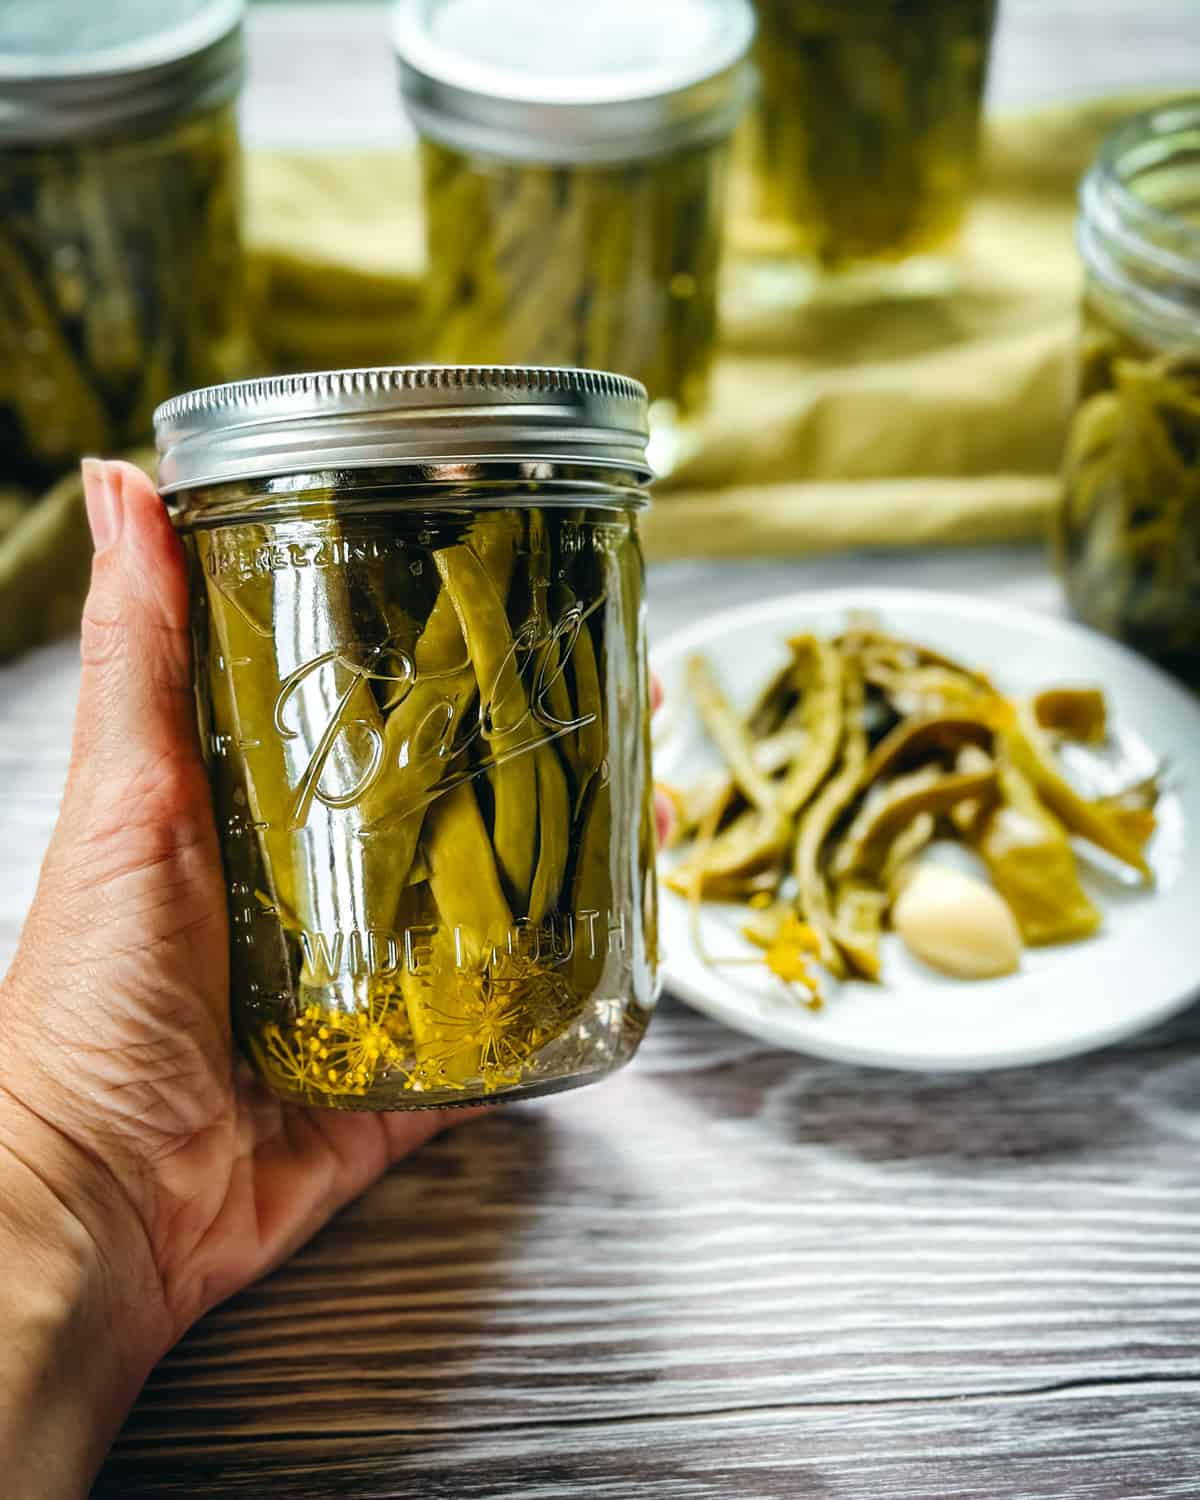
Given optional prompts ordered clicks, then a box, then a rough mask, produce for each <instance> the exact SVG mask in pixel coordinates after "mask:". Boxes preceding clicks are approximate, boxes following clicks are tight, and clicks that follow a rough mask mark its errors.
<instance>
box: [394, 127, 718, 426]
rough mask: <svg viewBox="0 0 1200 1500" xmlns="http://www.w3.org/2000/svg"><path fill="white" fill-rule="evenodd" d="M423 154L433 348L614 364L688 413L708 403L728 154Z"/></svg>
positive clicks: (452, 356)
mask: <svg viewBox="0 0 1200 1500" xmlns="http://www.w3.org/2000/svg"><path fill="white" fill-rule="evenodd" d="M421 150H422V159H423V166H424V186H425V204H426V217H427V222H428V237H429V273H428V282H427V298H428V302H427V311H428V340H427V343H428V348H429V352H430V354H431V356H432V357H434V358H436V359H441V360H460V359H468V358H469V359H473V360H482V361H484V362H490V361H497V360H503V361H509V360H511V361H513V362H515V363H518V364H528V363H534V362H536V363H539V364H540V363H543V362H544V363H549V364H571V365H581V366H592V367H595V366H600V367H602V368H605V369H613V370H621V371H622V372H624V373H626V374H629V375H631V376H633V377H634V378H635V379H637V380H639V381H641V382H642V384H643V385H645V386H646V387H647V389H648V390H650V391H652V392H654V393H655V395H656V397H657V398H658V399H660V400H666V401H669V402H671V403H672V404H673V405H674V407H675V409H676V411H677V412H678V414H679V415H680V416H682V417H685V418H686V417H690V416H693V415H695V413H696V412H698V411H699V409H700V408H701V407H702V406H703V403H704V398H705V395H706V392H707V388H708V376H709V369H710V366H711V364H712V358H713V352H714V349H715V343H716V325H717V274H718V269H719V262H720V248H721V222H720V217H721V203H722V196H721V192H720V186H721V172H722V167H723V152H722V151H720V150H714V149H713V148H712V147H710V146H702V147H693V148H691V149H690V150H683V151H679V152H676V153H674V154H672V155H670V156H665V157H652V158H647V159H644V160H637V161H631V162H629V163H626V164H624V165H617V166H614V165H594V164H586V165H585V164H575V165H570V166H565V165H560V166H543V165H538V164H535V163H526V162H520V163H517V162H499V161H493V160H488V159H485V158H480V157H471V156H467V155H464V154H463V153H461V152H458V151H454V150H451V149H449V148H448V147H445V146H441V145H438V144H437V143H436V142H433V141H426V142H424V143H423V145H422V148H421Z"/></svg>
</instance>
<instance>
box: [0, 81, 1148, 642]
mask: <svg viewBox="0 0 1200 1500" xmlns="http://www.w3.org/2000/svg"><path fill="white" fill-rule="evenodd" d="M1145 102H1147V101H1144V100H1140V99H1129V98H1123V99H1120V100H1116V101H1113V100H1108V101H1104V102H1097V103H1091V104H1085V105H1078V106H1071V107H1069V108H1063V109H1058V110H1053V111H1044V112H1039V113H1037V114H1034V115H1025V116H1021V117H1019V118H1018V117H1013V118H1008V119H1005V118H1001V119H997V120H995V121H993V122H991V124H990V126H989V129H988V131H987V136H986V144H985V148H984V161H983V169H982V175H981V182H980V191H979V196H978V200H977V202H976V205H975V208H974V211H973V213H972V217H971V221H970V225H969V229H968V232H967V235H966V239H965V245H964V249H963V256H962V271H961V280H960V284H959V286H958V288H957V290H956V291H954V292H953V293H952V294H950V295H948V296H945V297H940V298H923V299H919V298H912V299H907V300H904V301H900V302H892V303H887V302H877V303H871V304H867V305H859V306H853V307H850V306H825V307H820V308H808V309H799V310H797V311H796V312H794V313H788V314H784V315H780V314H778V313H773V314H772V315H770V316H760V317H758V318H755V317H745V318H742V319H741V320H737V319H734V320H732V321H731V322H730V323H729V325H728V326H727V328H726V334H725V347H724V349H723V351H722V354H721V357H720V359H719V361H718V365H717V370H716V375H715V382H714V390H715V399H714V403H713V410H712V415H711V418H710V420H709V421H708V422H707V424H706V427H705V431H704V433H703V434H702V436H701V439H700V442H699V445H698V447H697V448H696V450H695V451H694V452H693V453H692V455H691V456H690V458H689V459H688V461H687V462H686V464H685V465H683V466H682V467H681V468H680V469H679V470H677V472H676V473H675V475H673V476H672V479H671V481H670V482H669V483H668V484H666V485H664V486H662V487H661V488H660V490H659V491H658V498H659V503H658V504H657V505H656V506H655V507H654V508H653V509H652V510H651V512H650V513H649V515H648V516H647V518H646V524H645V530H644V536H645V541H646V547H647V553H648V555H649V556H650V557H651V558H652V559H659V558H666V557H673V556H681V555H693V556H695V555H707V556H734V555H750V554H754V553H764V552H769V553H771V554H775V555H778V554H780V553H786V552H800V551H810V550H814V549H819V548H825V549H829V548H840V547H847V546H855V545H899V544H912V543H925V544H930V543H949V542H972V541H978V542H984V541H999V540H1011V539H1017V538H1023V537H1034V536H1037V535H1038V534H1039V533H1040V532H1041V531H1042V530H1043V529H1044V528H1045V526H1046V523H1047V520H1048V518H1049V516H1050V514H1051V512H1052V509H1053V506H1054V503H1055V494H1056V483H1055V478H1054V471H1055V467H1056V464H1057V461H1058V453H1059V447H1060V443H1061V439H1062V430H1063V422H1064V417H1065V408H1066V401H1067V392H1068V387H1069V368H1070V357H1071V350H1072V345H1073V341H1074V328H1075V300H1076V296H1077V290H1078V284H1079V268H1078V261H1077V257H1076V254H1075V250H1074V244H1073V236H1072V222H1073V219H1074V212H1075V202H1074V197H1075V185H1076V183H1077V181H1078V178H1079V175H1080V173H1081V172H1082V171H1083V170H1084V169H1085V168H1086V166H1087V165H1088V163H1089V162H1090V160H1091V159H1092V157H1093V156H1094V154H1095V151H1096V147H1097V145H1098V143H1099V141H1100V139H1101V137H1102V136H1103V135H1104V134H1105V133H1106V132H1107V131H1108V130H1109V129H1110V128H1111V127H1112V125H1113V124H1114V123H1115V122H1116V121H1117V120H1118V119H1120V118H1121V117H1123V116H1124V115H1126V114H1128V113H1129V112H1131V111H1132V110H1133V109H1135V108H1138V107H1140V106H1141V105H1142V104H1143V103H1145ZM248 196H249V204H248V215H249V217H248V237H249V245H250V267H251V288H252V307H253V314H254V323H255V334H256V338H257V341H258V344H259V348H260V350H261V352H262V358H263V364H264V366H265V368H268V369H275V370H298V369H321V368H331V367H336V366H350V365H364V364H375V363H400V362H403V361H405V360H413V359H420V358H421V355H422V351H421V348H420V346H419V339H420V329H419V317H418V310H419V300H420V278H421V269H422V257H423V251H422V233H421V218H420V202H419V183H418V178H417V168H416V161H415V157H414V156H413V155H412V154H411V153H397V152H392V153H384V152H365V153H358V154H349V155H346V154H337V155H334V154H329V153H326V154H304V155H301V154H291V153H277V152H272V153H256V154H251V156H250V159H249V163H248ZM2 482H3V474H2V473H0V486H2ZM64 495H69V496H72V497H73V498H70V499H66V500H64V498H63V496H64ZM47 507H48V509H47ZM14 514H15V511H14V507H13V504H12V501H11V498H8V492H6V491H5V490H3V488H0V656H3V655H5V654H9V653H11V652H13V651H15V650H17V649H19V648H20V647H21V646H23V645H26V644H29V643H31V642H32V641H33V640H36V639H41V638H43V637H44V636H45V635H46V634H47V633H49V632H50V631H51V630H52V629H58V628H61V625H62V621H63V619H64V618H67V619H70V618H74V617H76V615H77V609H78V590H79V582H78V578H79V573H78V569H76V568H74V567H72V568H71V569H70V570H68V571H67V574H66V575H65V576H64V577H63V578H62V580H61V582H60V583H59V584H57V585H56V593H57V598H56V601H55V608H54V609H53V610H49V611H46V612H45V615H44V616H43V615H41V614H39V611H37V610H36V609H32V610H31V609H30V608H29V607H28V603H27V602H26V601H27V598H28V587H21V586H20V581H21V580H22V578H28V577H34V578H37V579H42V578H43V577H44V576H45V575H46V567H47V564H48V563H50V565H51V568H52V569H53V560H52V558H51V557H50V555H49V552H48V549H49V548H51V547H55V548H58V547H60V546H61V542H60V540H59V539H60V538H61V537H63V536H64V535H74V534H75V528H82V527H83V524H84V523H83V517H82V510H81V506H80V502H79V494H78V486H74V487H70V486H68V487H67V488H66V489H65V490H64V489H63V488H61V487H60V488H57V489H56V490H54V491H51V492H50V494H49V495H47V496H46V497H44V499H43V500H42V501H40V502H39V503H38V504H37V505H35V506H33V507H32V508H30V509H28V510H27V511H26V512H25V513H24V514H21V515H20V516H19V518H18V519H17V520H16V521H15V524H14V523H13V521H12V517H13V515H14ZM6 521H7V523H8V524H7V530H6V529H5V526H6Z"/></svg>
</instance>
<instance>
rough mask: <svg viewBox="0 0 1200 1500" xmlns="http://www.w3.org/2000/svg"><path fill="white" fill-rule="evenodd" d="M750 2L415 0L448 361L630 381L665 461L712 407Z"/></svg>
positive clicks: (413, 94) (416, 67)
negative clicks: (556, 369)
mask: <svg viewBox="0 0 1200 1500" xmlns="http://www.w3.org/2000/svg"><path fill="white" fill-rule="evenodd" d="M753 33H754V16H753V12H752V10H751V8H750V5H749V3H748V0H671V3H670V4H666V5H662V4H655V5H647V4H644V3H642V0H610V3H608V4H605V5H602V6H565V5H562V6H556V5H547V4H545V3H544V0H402V3H401V4H400V5H399V6H398V7H397V11H396V24H395V43H396V49H397V55H398V58H399V63H400V80H401V90H402V94H403V97H404V101H405V104H406V106H407V108H408V111H409V113H410V114H411V116H412V119H413V122H414V124H415V126H416V128H417V131H418V134H419V136H420V138H421V153H422V165H423V181H424V205H425V220H426V232H427V242H428V260H429V264H428V273H427V303H426V327H427V338H426V343H427V348H428V351H429V353H430V355H431V357H434V358H440V359H450V360H464V359H465V360H472V361H491V360H500V361H506V362H507V361H512V362H516V363H526V362H536V363H561V364H575V365H585V366H586V365H591V366H599V367H602V368H606V369H613V370H620V371H621V372H622V373H624V374H627V375H630V376H632V377H634V378H635V379H637V380H639V381H641V382H642V383H643V384H644V385H645V386H646V387H647V389H648V390H649V393H650V400H651V403H652V405H651V421H652V427H653V430H654V447H653V448H652V456H653V458H654V461H655V466H656V468H657V469H658V471H659V472H660V473H661V472H663V471H664V470H665V469H667V468H668V467H670V465H671V463H672V462H673V457H674V452H675V448H676V443H675V441H674V436H675V433H676V429H678V427H679V425H680V424H681V423H682V424H686V423H687V422H688V421H689V420H690V419H693V418H695V417H696V416H698V414H699V413H700V412H701V410H702V409H703V406H704V403H705V398H706V394H707V389H708V376H709V367H710V365H711V362H712V357H713V352H714V349H715V344H716V334H717V281H718V270H719V264H720V259H721V250H722V241H723V214H724V185H725V170H724V168H725V158H726V155H727V145H728V141H729V138H730V133H731V131H732V129H733V127H734V125H735V123H736V121H737V119H738V117H739V116H740V114H741V112H742V110H743V108H744V106H745V103H746V102H747V99H748V98H749V95H750V93H751V92H752V87H753V74H752V70H751V69H750V67H749V65H748V63H747V61H746V54H747V50H748V48H749V45H750V43H751V40H752V38H753Z"/></svg>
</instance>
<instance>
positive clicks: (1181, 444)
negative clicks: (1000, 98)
mask: <svg viewBox="0 0 1200 1500" xmlns="http://www.w3.org/2000/svg"><path fill="white" fill-rule="evenodd" d="M1078 239H1079V248H1080V252H1081V254H1082V257H1083V262H1084V266H1085V269H1086V277H1085V283H1084V294H1083V308H1082V328H1081V337H1080V351H1079V367H1078V382H1077V396H1076V404H1075V409H1074V415H1073V416H1072V419H1071V425H1070V432H1069V436H1068V440H1067V449H1066V455H1065V460H1064V469H1063V505H1062V510H1061V516H1060V527H1059V555H1060V563H1061V568H1062V573H1063V577H1064V580H1065V583H1066V589H1067V596H1068V599H1069V601H1070V604H1071V608H1072V610H1073V611H1074V612H1075V614H1076V615H1078V617H1079V618H1080V619H1082V620H1084V621H1086V623H1088V624H1089V625H1093V626H1095V627H1096V628H1097V629H1099V630H1103V631H1106V632H1107V633H1108V634H1110V635H1114V636H1117V637H1119V638H1120V639H1122V640H1124V641H1126V642H1128V643H1129V645H1131V646H1134V647H1136V648H1137V649H1138V650H1139V651H1143V652H1145V653H1146V654H1147V655H1148V656H1151V657H1154V658H1156V659H1157V660H1158V661H1160V662H1161V663H1162V664H1163V665H1164V666H1166V667H1168V668H1169V669H1171V670H1172V671H1174V672H1176V673H1177V674H1179V675H1180V676H1182V677H1184V678H1185V679H1187V680H1189V681H1191V682H1192V683H1193V684H1195V685H1197V686H1200V98H1194V99H1188V100H1182V101H1180V102H1179V103H1177V104H1172V105H1168V106H1164V107H1162V108H1158V109H1154V110H1150V111H1147V112H1146V113H1145V114H1141V115H1138V116H1135V117H1134V118H1133V119H1131V120H1129V121H1128V122H1127V123H1126V124H1125V125H1123V126H1121V127H1120V128H1119V129H1118V130H1117V131H1115V132H1114V134H1113V135H1111V136H1110V137H1109V139H1108V140H1107V141H1106V143H1105V144H1104V146H1103V147H1102V149H1101V151H1100V154H1099V157H1098V159H1097V161H1096V163H1095V165H1094V166H1093V167H1092V169H1091V171H1090V172H1089V173H1088V175H1087V176H1086V178H1085V179H1084V182H1083V186H1082V188H1081V192H1080V217H1079V227H1078Z"/></svg>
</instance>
